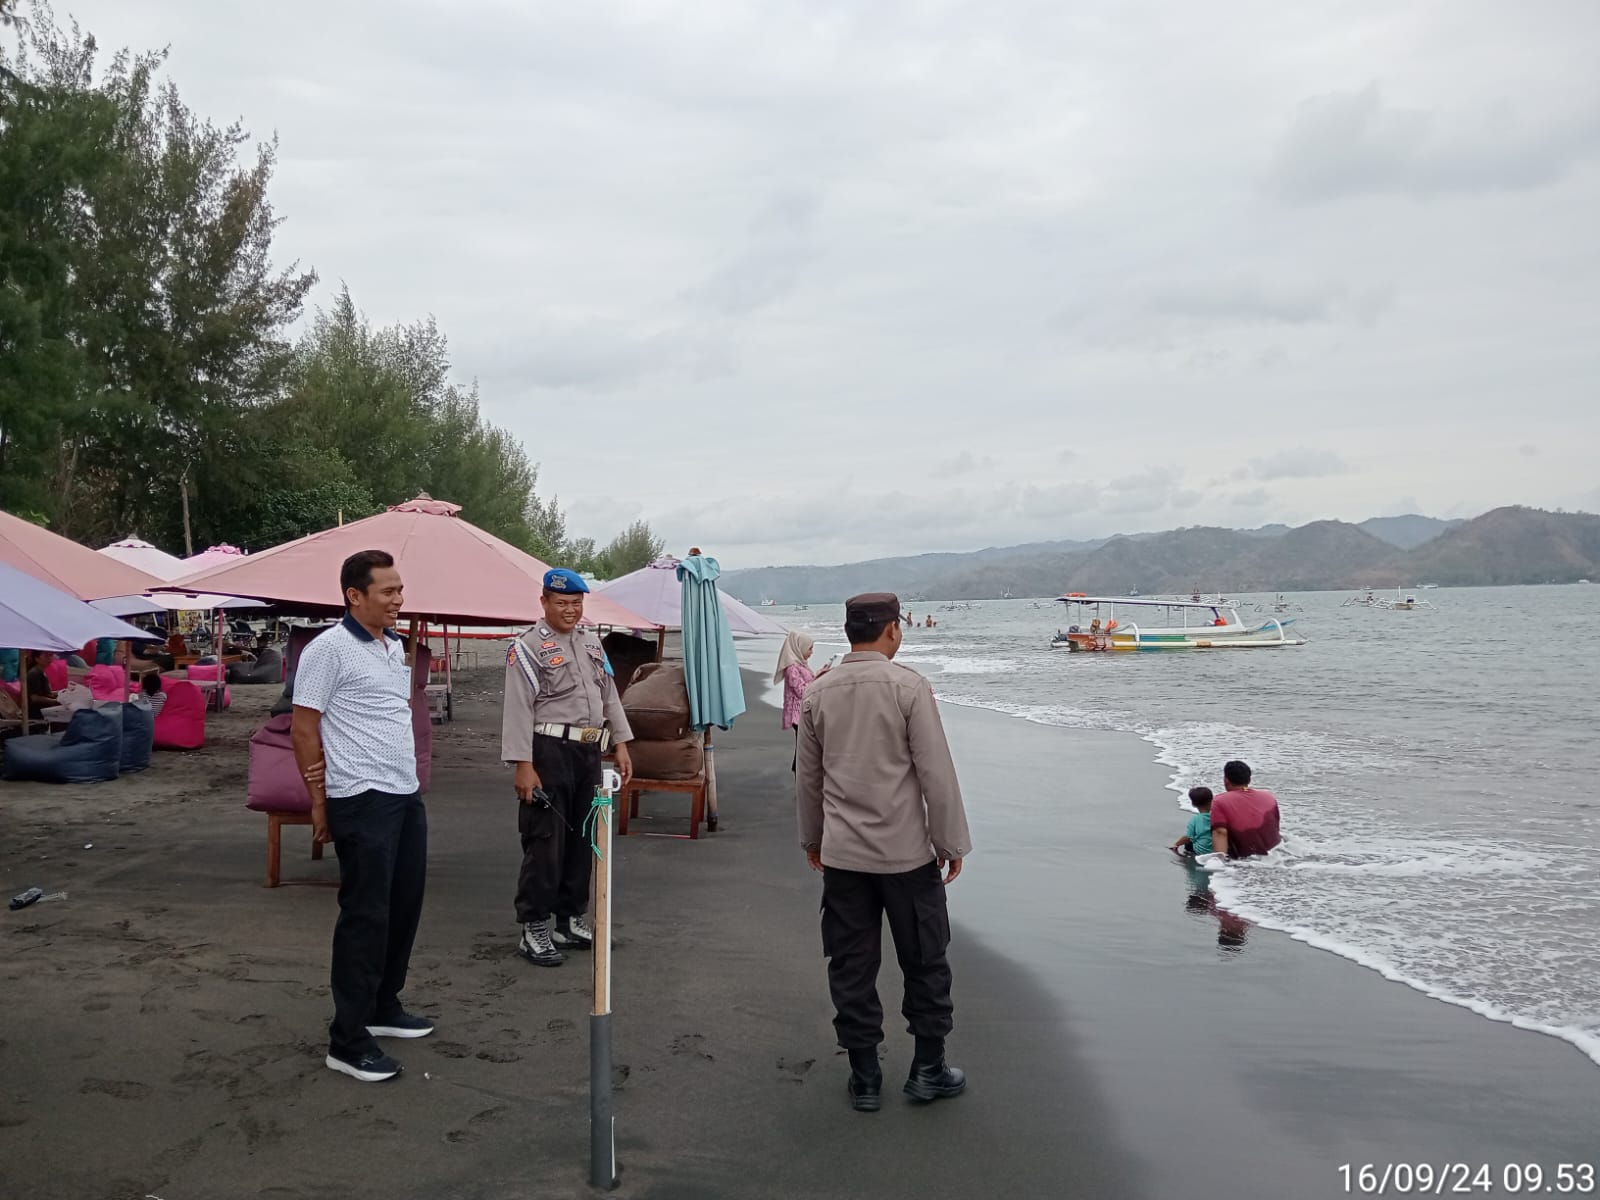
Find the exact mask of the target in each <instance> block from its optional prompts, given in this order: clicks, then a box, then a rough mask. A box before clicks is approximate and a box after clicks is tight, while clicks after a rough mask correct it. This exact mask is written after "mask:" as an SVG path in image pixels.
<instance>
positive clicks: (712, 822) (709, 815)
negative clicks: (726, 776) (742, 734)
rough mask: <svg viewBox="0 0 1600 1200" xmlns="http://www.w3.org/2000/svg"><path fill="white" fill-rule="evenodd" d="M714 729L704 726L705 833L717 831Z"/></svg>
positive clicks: (710, 726) (713, 727)
mask: <svg viewBox="0 0 1600 1200" xmlns="http://www.w3.org/2000/svg"><path fill="white" fill-rule="evenodd" d="M715 728H716V727H715V726H714V725H707V726H706V832H707V833H715V832H716V831H717V758H716V755H714V754H712V753H711V734H712V732H713V731H714V729H715Z"/></svg>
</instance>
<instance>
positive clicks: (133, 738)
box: [120, 700, 156, 775]
mask: <svg viewBox="0 0 1600 1200" xmlns="http://www.w3.org/2000/svg"><path fill="white" fill-rule="evenodd" d="M121 707H122V761H121V763H120V767H121V770H122V773H123V774H124V775H128V774H131V773H132V772H134V771H142V770H144V769H145V768H146V767H148V766H149V765H150V752H151V751H152V750H154V749H155V744H156V714H155V713H154V712H153V711H152V710H151V708H150V706H149V705H148V704H145V703H142V702H140V701H134V700H129V701H127V702H126V703H124V704H123V705H122V706H121Z"/></svg>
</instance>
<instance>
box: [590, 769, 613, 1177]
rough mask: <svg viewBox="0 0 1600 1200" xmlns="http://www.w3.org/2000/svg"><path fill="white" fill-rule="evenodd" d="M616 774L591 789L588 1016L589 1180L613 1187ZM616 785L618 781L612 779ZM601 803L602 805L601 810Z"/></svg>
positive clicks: (608, 776)
mask: <svg viewBox="0 0 1600 1200" xmlns="http://www.w3.org/2000/svg"><path fill="white" fill-rule="evenodd" d="M614 779H616V776H615V774H614V773H613V772H611V771H607V772H606V773H605V775H604V777H603V781H602V783H601V786H600V787H598V788H596V789H595V804H596V806H597V811H596V812H595V813H594V815H593V820H594V835H593V836H594V848H595V853H596V854H597V855H598V857H599V870H598V871H597V872H596V873H595V881H594V951H593V953H594V1005H593V1007H592V1008H591V1009H590V1015H589V1182H590V1183H591V1184H592V1185H593V1186H595V1187H599V1188H613V1187H615V1186H616V1185H617V1118H616V1112H615V1110H614V1108H613V1106H612V1096H611V805H612V803H613V800H612V797H613V794H614V791H615V784H614V783H613V780H614ZM618 782H619V783H620V780H618ZM602 805H603V807H601V806H602Z"/></svg>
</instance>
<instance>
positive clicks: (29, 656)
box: [17, 650, 33, 737]
mask: <svg viewBox="0 0 1600 1200" xmlns="http://www.w3.org/2000/svg"><path fill="white" fill-rule="evenodd" d="M20 661H21V663H22V674H21V675H19V676H17V678H18V679H20V680H21V681H22V736H23V737H27V736H28V734H30V733H32V732H33V726H32V724H31V723H30V722H29V721H28V672H29V671H31V670H33V651H32V650H24V651H23V652H22V657H21V660H20Z"/></svg>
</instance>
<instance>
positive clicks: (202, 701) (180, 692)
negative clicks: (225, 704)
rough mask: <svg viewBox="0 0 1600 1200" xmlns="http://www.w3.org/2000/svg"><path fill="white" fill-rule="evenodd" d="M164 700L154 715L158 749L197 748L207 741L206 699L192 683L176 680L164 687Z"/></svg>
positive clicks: (156, 746)
mask: <svg viewBox="0 0 1600 1200" xmlns="http://www.w3.org/2000/svg"><path fill="white" fill-rule="evenodd" d="M166 693H167V702H166V703H165V704H164V705H162V706H161V711H160V712H159V713H157V714H156V740H155V748H156V749H157V750H198V749H200V747H201V746H204V745H205V744H206V698H205V696H204V695H203V694H202V693H201V691H200V689H199V688H197V687H195V686H194V684H192V683H185V682H183V681H182V680H179V681H178V682H177V683H174V684H172V685H171V686H169V687H168V688H167V689H166Z"/></svg>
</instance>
